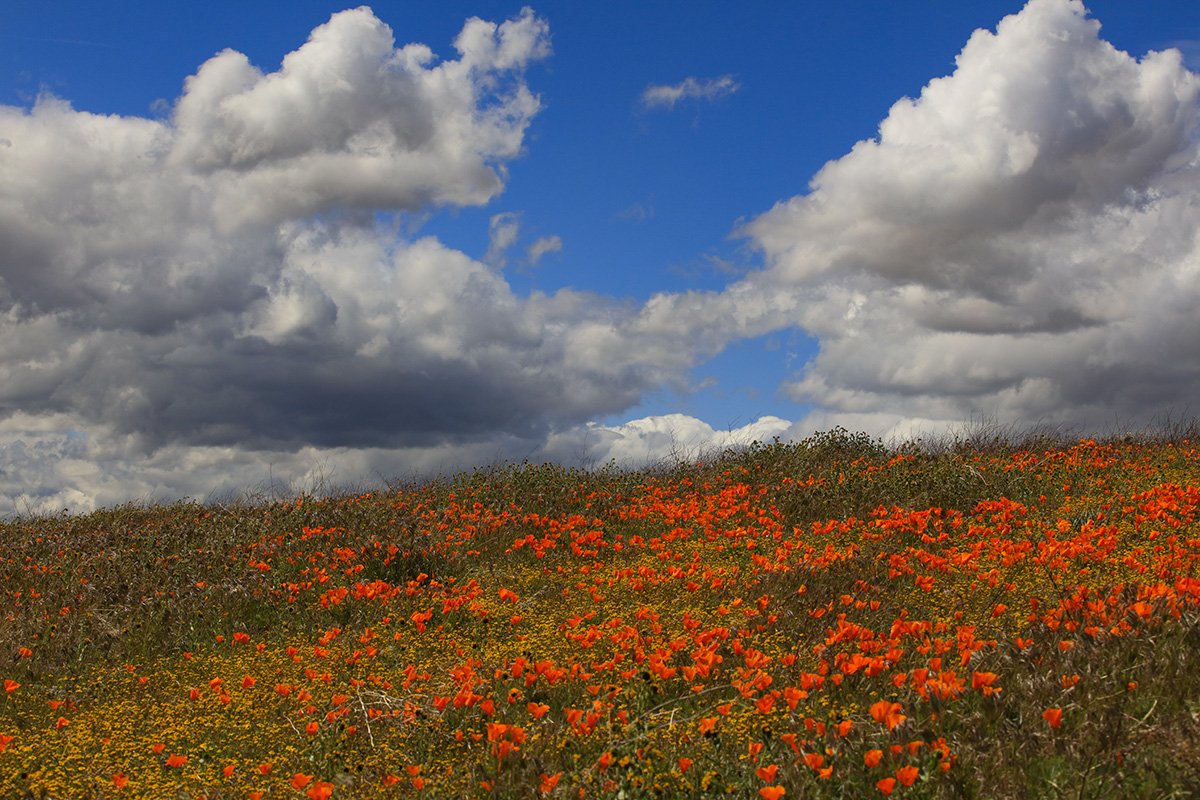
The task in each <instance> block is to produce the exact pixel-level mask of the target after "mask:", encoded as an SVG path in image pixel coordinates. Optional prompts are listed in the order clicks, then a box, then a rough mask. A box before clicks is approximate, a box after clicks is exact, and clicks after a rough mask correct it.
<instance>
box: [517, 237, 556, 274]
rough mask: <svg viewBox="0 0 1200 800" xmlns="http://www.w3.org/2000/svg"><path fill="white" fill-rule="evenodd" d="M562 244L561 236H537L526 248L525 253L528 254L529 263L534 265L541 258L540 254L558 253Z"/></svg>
mask: <svg viewBox="0 0 1200 800" xmlns="http://www.w3.org/2000/svg"><path fill="white" fill-rule="evenodd" d="M562 246H563V245H562V238H561V237H559V236H539V237H538V238H537V239H535V240H534V242H533V244H531V245H529V247H528V248H526V250H525V254H526V255H527V256H529V263H530V265H531V266H534V267H536V266H537V263H538V262H539V261H541V260H542V256H544V255H546V254H547V253H558V252H560V251H561V250H562Z"/></svg>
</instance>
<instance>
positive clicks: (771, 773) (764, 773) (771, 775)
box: [755, 764, 779, 783]
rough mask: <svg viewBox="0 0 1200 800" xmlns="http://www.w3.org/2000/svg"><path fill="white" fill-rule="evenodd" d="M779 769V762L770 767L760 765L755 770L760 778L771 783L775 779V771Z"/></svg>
mask: <svg viewBox="0 0 1200 800" xmlns="http://www.w3.org/2000/svg"><path fill="white" fill-rule="evenodd" d="M778 771H779V765H778V764H772V765H771V766H769V767H759V768H758V769H757V770H755V772H756V773H757V774H758V778H759V780H762V781H766V782H767V783H770V782H771V781H773V780H775V773H776V772H778Z"/></svg>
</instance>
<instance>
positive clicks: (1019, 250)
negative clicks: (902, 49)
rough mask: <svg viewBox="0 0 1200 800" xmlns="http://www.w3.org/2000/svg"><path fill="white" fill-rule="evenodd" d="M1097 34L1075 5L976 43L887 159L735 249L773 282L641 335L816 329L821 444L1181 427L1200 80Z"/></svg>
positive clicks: (690, 305) (1199, 376)
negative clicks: (955, 430)
mask: <svg viewBox="0 0 1200 800" xmlns="http://www.w3.org/2000/svg"><path fill="white" fill-rule="evenodd" d="M1099 31H1100V26H1099V23H1098V22H1097V21H1095V20H1093V19H1091V18H1089V16H1088V14H1087V12H1086V10H1085V8H1084V7H1083V5H1082V4H1081V3H1079V2H1078V1H1077V0H1031V2H1029V4H1028V5H1027V6H1026V7H1025V8H1024V9H1023V10H1022V11H1021V12H1020V13H1019V14H1015V15H1012V16H1009V17H1006V18H1005V19H1004V20H1002V21H1001V22H1000V23H999V25H998V26H997V28H996V30H995V32H990V31H986V30H980V31H976V32H975V34H974V35H973V36H972V37H971V38H970V40H969V41H968V42H967V44H966V46H965V47H964V48H963V50H962V52H961V53H960V54H959V56H958V58H957V63H956V69H955V70H954V72H953V73H952V74H950V75H948V76H946V77H942V78H937V79H935V80H932V81H930V82H929V84H928V85H927V86H926V87H925V88H924V90H923V91H922V92H921V94H920V96H919V97H917V98H904V99H901V100H900V101H899V102H897V103H896V104H895V105H894V106H893V107H892V109H891V110H890V112H889V114H888V116H887V118H886V119H885V120H884V121H883V122H882V123H881V124H880V127H879V135H878V137H877V138H876V139H872V140H868V141H862V142H859V143H858V144H856V145H855V146H854V147H853V148H852V149H851V151H850V152H849V153H847V154H846V155H845V156H843V157H842V158H840V159H837V160H835V161H831V162H829V163H828V164H826V165H825V167H824V168H823V169H822V170H821V171H820V172H819V173H818V174H817V175H816V176H815V177H814V178H813V179H812V181H811V184H810V186H809V191H808V192H806V193H804V194H800V195H797V196H795V197H793V198H791V199H789V200H785V201H782V202H780V203H778V204H777V205H776V206H775V207H774V208H772V209H771V210H770V211H768V212H766V213H764V214H762V215H760V216H758V217H757V218H755V219H752V220H751V221H750V222H748V223H746V224H745V225H744V226H743V227H741V228H740V231H739V232H740V233H741V235H743V236H745V237H747V239H748V240H749V241H750V243H751V244H752V245H754V246H756V247H757V248H759V249H760V250H761V251H762V252H763V254H764V256H765V259H766V267H765V269H763V270H762V271H761V272H759V273H756V274H753V275H751V276H749V277H748V278H747V279H745V280H743V281H741V282H739V283H737V284H734V285H733V286H731V287H729V288H728V289H727V290H725V291H723V292H721V293H710V294H708V295H697V294H692V295H663V296H660V297H658V298H656V299H655V300H652V301H651V303H650V304H648V306H647V307H646V309H645V310H644V311H643V319H644V320H648V319H650V318H654V319H657V320H660V321H661V322H662V324H663V325H664V326H668V327H671V328H672V329H674V330H677V331H683V330H688V329H691V331H692V333H693V335H695V336H697V337H700V338H701V340H703V337H705V336H707V337H710V341H711V342H712V343H713V344H716V343H719V342H720V341H721V340H722V339H723V338H733V337H740V336H753V335H760V334H762V333H766V332H769V331H771V330H776V329H779V328H783V327H789V326H798V327H801V328H803V329H804V330H806V331H807V332H808V333H809V334H811V335H813V336H814V337H816V338H817V339H818V341H819V348H820V349H819V352H818V354H817V355H816V357H815V358H814V359H813V360H812V361H811V362H810V363H809V364H807V365H806V366H805V368H804V369H803V371H802V372H800V373H799V374H798V375H797V376H796V378H795V380H793V381H791V382H789V383H788V384H787V385H786V386H785V387H783V388H784V391H785V392H786V393H787V394H788V395H789V396H790V397H791V398H793V399H795V400H796V401H798V402H802V403H809V404H812V405H813V406H814V407H815V410H814V412H813V414H812V416H811V417H810V418H809V419H808V420H807V421H806V422H807V423H811V424H812V426H813V427H817V426H824V427H827V426H828V425H829V424H831V423H843V424H846V425H847V427H854V428H859V427H867V428H869V429H871V430H874V431H884V430H899V429H903V428H905V427H906V426H907V427H911V426H912V425H917V426H925V427H926V429H928V428H930V427H935V426H937V427H945V426H947V425H956V424H961V423H962V422H963V421H965V420H968V419H971V418H975V417H979V416H984V417H987V418H992V419H997V420H1000V421H1004V422H1014V423H1017V424H1027V425H1035V424H1066V425H1072V426H1085V427H1086V426H1091V427H1092V428H1102V427H1103V426H1104V425H1106V424H1111V423H1113V422H1114V421H1116V420H1118V419H1119V420H1120V421H1121V422H1122V423H1124V422H1127V421H1136V420H1140V421H1141V422H1142V423H1146V422H1149V421H1150V420H1151V419H1152V418H1153V417H1154V416H1155V415H1157V414H1159V413H1162V412H1164V411H1167V410H1169V409H1170V408H1171V407H1172V406H1175V407H1176V410H1177V411H1178V410H1179V408H1178V407H1179V406H1180V405H1181V404H1182V405H1186V404H1187V403H1188V402H1189V401H1190V400H1191V399H1194V398H1196V397H1200V348H1197V347H1196V342H1197V341H1200V316H1197V315H1196V314H1195V312H1194V309H1195V308H1196V305H1197V302H1200V239H1198V236H1197V231H1198V230H1200V172H1198V169H1200V155H1198V147H1197V146H1198V142H1200V134H1198V128H1197V110H1198V109H1197V97H1198V94H1200V77H1198V76H1197V75H1195V74H1194V73H1192V72H1190V71H1188V70H1187V69H1186V68H1185V67H1184V65H1183V63H1182V61H1181V57H1180V54H1179V53H1178V52H1177V51H1174V50H1167V51H1165V52H1152V53H1148V54H1146V55H1144V56H1141V57H1140V58H1135V57H1134V56H1131V55H1129V54H1127V53H1124V52H1121V51H1118V50H1117V49H1115V48H1114V47H1113V46H1112V45H1111V44H1109V43H1108V42H1106V41H1104V39H1102V38H1101V37H1100V35H1099ZM684 320H703V321H704V324H703V325H702V324H701V323H700V322H698V321H697V322H685V321H684ZM715 329H720V330H721V333H720V334H718V333H715V332H714V331H715ZM810 429H811V428H810Z"/></svg>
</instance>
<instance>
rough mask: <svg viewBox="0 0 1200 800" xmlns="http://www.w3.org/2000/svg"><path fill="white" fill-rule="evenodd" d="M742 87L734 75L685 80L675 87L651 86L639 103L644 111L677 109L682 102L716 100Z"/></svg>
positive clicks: (647, 88)
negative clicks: (677, 104) (676, 106)
mask: <svg viewBox="0 0 1200 800" xmlns="http://www.w3.org/2000/svg"><path fill="white" fill-rule="evenodd" d="M740 88H742V85H741V84H740V83H738V82H737V81H735V80H734V79H733V76H732V75H722V76H721V77H720V78H710V79H706V80H699V79H697V78H692V77H689V78H685V79H684V80H683V81H682V82H681V83H677V84H675V85H674V86H667V85H653V84H652V85H650V86H647V87H646V90H645V91H644V92H642V94H641V97H640V98H639V103H640V104H641V106H642V108H643V109H646V110H651V109H656V108H666V109H668V110H670V109H672V108H674V107H675V104H676V103H678V102H679V101H680V100H689V99H696V100H716V99H717V98H719V97H724V96H726V95H730V94H733V93H734V92H736V91H737V90H738V89H740Z"/></svg>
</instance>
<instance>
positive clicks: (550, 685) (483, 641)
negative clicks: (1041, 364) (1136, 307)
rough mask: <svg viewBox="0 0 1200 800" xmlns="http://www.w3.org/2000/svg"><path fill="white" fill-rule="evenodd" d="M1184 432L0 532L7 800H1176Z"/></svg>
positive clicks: (726, 461)
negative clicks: (584, 799) (1146, 799)
mask: <svg viewBox="0 0 1200 800" xmlns="http://www.w3.org/2000/svg"><path fill="white" fill-rule="evenodd" d="M1192 433H1194V432H1193V431H1189V430H1185V429H1179V430H1176V431H1174V432H1173V433H1172V434H1170V435H1167V434H1163V435H1153V436H1152V435H1141V436H1135V437H1124V438H1116V437H1113V438H1111V439H1109V440H1104V441H1095V440H1090V439H1089V440H1083V441H1075V442H1066V441H1063V440H1062V439H1061V437H1055V436H1047V435H1040V436H1036V437H1027V438H1026V439H1024V440H1022V441H1015V440H1010V439H1009V438H1002V437H998V436H997V437H982V438H981V437H975V438H970V439H964V438H960V439H957V440H942V441H938V442H932V443H929V442H917V443H907V444H901V445H896V446H890V445H889V446H885V445H884V444H883V443H881V442H879V441H875V440H871V439H870V438H869V437H866V436H863V435H861V434H851V433H849V432H847V431H844V430H841V429H836V430H834V431H831V432H828V433H825V434H819V435H816V436H814V437H812V438H810V439H807V440H805V441H803V442H799V443H786V444H785V443H780V442H773V443H756V444H753V445H751V446H749V447H746V448H742V449H740V450H736V451H735V450H731V451H727V452H724V453H721V454H717V455H714V456H712V457H710V458H705V459H700V460H699V461H698V462H690V463H672V464H664V465H658V466H657V467H656V468H654V469H647V470H621V469H617V468H615V467H613V466H611V465H610V466H609V467H606V468H603V469H600V470H579V469H569V468H564V467H560V466H555V465H531V464H520V465H510V466H505V467H493V468H488V469H484V470H479V471H477V472H474V473H471V474H462V475H459V476H456V477H453V478H445V479H439V480H434V481H429V482H427V483H423V484H422V483H417V482H410V483H409V484H406V485H403V486H401V485H395V486H392V487H390V488H388V489H386V490H382V489H381V490H379V491H371V492H361V493H357V494H347V495H343V496H334V497H324V498H319V497H315V496H309V495H302V496H299V497H295V498H290V499H288V500H286V501H281V500H272V501H262V502H258V503H248V502H247V503H241V504H237V503H234V504H209V505H199V504H195V503H177V504H173V505H159V506H151V507H141V506H124V507H120V508H114V509H104V510H101V511H97V512H95V513H92V514H88V515H85V516H69V515H65V514H64V515H60V516H56V517H48V518H29V519H17V520H14V521H11V522H9V523H6V524H4V525H3V526H2V530H0V535H2V536H3V542H4V548H3V551H2V555H0V562H2V563H0V581H2V582H0V589H2V590H3V592H4V593H5V596H6V598H7V612H6V613H5V614H4V615H3V616H0V658H2V659H4V660H3V664H4V666H3V668H2V669H0V679H2V680H3V681H4V692H3V693H2V695H3V696H2V698H0V703H2V704H3V705H2V707H0V794H2V795H3V796H6V797H18V796H32V797H54V798H67V797H96V798H100V797H104V798H111V797H191V798H216V797H237V798H242V797H246V798H256V797H257V798H262V797H276V798H277V797H310V798H324V797H335V798H340V797H345V798H382V797H430V798H443V797H498V798H508V797H514V798H515V797H520V798H528V797H539V798H568V797H570V798H579V797H621V798H676V797H697V798H701V797H717V796H720V797H741V798H758V797H762V798H767V800H776V799H777V798H780V797H785V796H786V797H830V798H834V797H847V798H862V797H875V796H880V797H882V796H895V797H911V798H918V797H920V798H960V797H961V798H973V797H1059V796H1063V797H1067V796H1069V797H1073V798H1075V797H1093V798H1094V797H1190V796H1195V795H1196V794H1197V792H1200V771H1198V770H1197V768H1196V765H1197V764H1200V722H1198V720H1200V679H1198V678H1197V674H1198V672H1197V665H1198V663H1200V662H1198V659H1197V655H1198V654H1200V626H1198V624H1200V574H1198V570H1200V523H1198V522H1197V513H1198V510H1200V453H1198V452H1197V449H1196V446H1195V445H1194V444H1193V441H1192Z"/></svg>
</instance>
